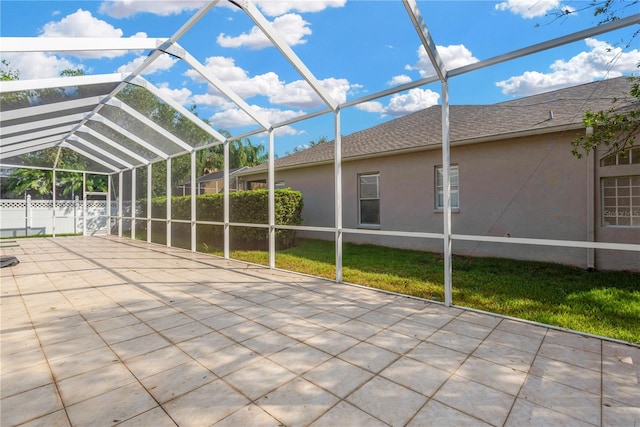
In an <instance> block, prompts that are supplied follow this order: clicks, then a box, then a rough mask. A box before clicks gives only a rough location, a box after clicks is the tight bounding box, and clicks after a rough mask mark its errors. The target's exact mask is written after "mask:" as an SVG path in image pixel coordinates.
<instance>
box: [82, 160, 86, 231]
mask: <svg viewBox="0 0 640 427" xmlns="http://www.w3.org/2000/svg"><path fill="white" fill-rule="evenodd" d="M82 235H83V236H86V235H87V173H86V172H82Z"/></svg>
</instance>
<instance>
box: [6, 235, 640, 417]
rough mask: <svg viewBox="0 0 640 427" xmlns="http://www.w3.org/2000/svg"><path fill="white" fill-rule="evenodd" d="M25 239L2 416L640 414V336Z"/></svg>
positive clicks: (9, 278)
mask: <svg viewBox="0 0 640 427" xmlns="http://www.w3.org/2000/svg"><path fill="white" fill-rule="evenodd" d="M2 244H3V246H8V245H9V244H8V243H7V242H6V241H5V242H2ZM17 244H18V245H19V246H16V247H11V248H7V247H3V249H2V253H3V254H5V255H6V254H13V255H16V256H17V257H18V258H19V260H20V264H19V265H17V266H15V267H11V268H3V269H2V271H1V280H2V288H1V292H2V294H1V304H2V305H1V310H2V314H1V320H2V331H1V332H2V333H1V338H2V341H1V345H2V372H1V375H2V390H1V396H2V401H1V423H2V426H13V425H28V426H58V425H59V426H66V425H73V426H101V425H113V424H120V425H125V426H154V427H156V426H158V427H161V426H173V425H176V424H177V425H179V426H198V427H200V426H209V425H215V426H262V425H264V426H280V425H285V426H306V425H312V426H386V425H392V426H403V425H408V426H420V425H430V426H445V425H452V426H462V425H465V426H466V425H469V426H471V425H473V426H485V425H497V426H501V425H507V426H516V425H540V426H552V425H553V426H561V425H565V426H637V425H639V424H640V387H639V380H640V369H639V366H640V348H638V347H634V346H629V345H625V344H621V343H615V342H610V341H607V340H600V339H596V338H592V337H584V336H581V335H578V334H573V333H569V332H564V331H558V330H554V329H548V328H545V327H542V326H536V325H530V324H526V323H521V322H517V321H513V320H509V319H503V318H500V317H496V316H492V315H488V314H479V313H477V312H473V311H467V310H462V309H459V308H446V307H444V306H442V305H439V304H436V303H432V302H428V301H420V300H415V299H410V298H404V297H399V296H394V295H389V294H385V293H381V292H378V291H375V290H370V289H363V288H360V287H355V286H348V285H338V284H336V283H333V282H330V281H325V280H321V279H314V278H310V277H306V276H302V275H297V274H293V273H286V272H281V271H270V270H268V269H265V268H261V267H256V266H250V265H247V264H245V263H240V262H231V261H225V260H221V259H219V258H214V257H211V256H207V255H203V254H192V253H190V252H188V251H183V250H179V249H168V248H165V247H162V246H157V245H149V244H146V243H143V242H136V241H131V240H128V239H125V240H121V239H117V238H113V237H111V238H98V237H92V238H82V237H64V238H57V239H55V240H52V239H25V240H19V241H18V242H17Z"/></svg>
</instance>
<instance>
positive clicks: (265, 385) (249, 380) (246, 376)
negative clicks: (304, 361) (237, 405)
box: [224, 356, 296, 400]
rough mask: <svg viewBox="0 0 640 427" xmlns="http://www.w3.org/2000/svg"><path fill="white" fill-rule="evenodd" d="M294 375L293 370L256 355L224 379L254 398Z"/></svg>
mask: <svg viewBox="0 0 640 427" xmlns="http://www.w3.org/2000/svg"><path fill="white" fill-rule="evenodd" d="M295 377H296V374H294V373H293V372H291V371H289V370H287V369H285V368H283V367H282V366H280V365H278V364H276V363H274V362H271V361H270V360H268V359H265V358H264V357H261V356H258V357H256V358H254V360H253V361H252V363H251V364H249V365H247V366H244V367H242V368H240V369H238V370H236V371H234V372H232V373H231V374H229V375H227V376H225V377H224V380H225V382H227V383H229V384H231V385H232V386H233V387H234V388H235V389H236V390H238V391H240V392H241V393H242V394H244V395H245V396H247V397H248V398H249V399H251V400H256V399H259V398H260V397H262V396H263V395H265V394H266V393H268V392H270V391H272V390H275V389H276V388H278V387H279V386H281V385H282V384H285V383H287V382H289V381H291V380H292V379H294V378H295Z"/></svg>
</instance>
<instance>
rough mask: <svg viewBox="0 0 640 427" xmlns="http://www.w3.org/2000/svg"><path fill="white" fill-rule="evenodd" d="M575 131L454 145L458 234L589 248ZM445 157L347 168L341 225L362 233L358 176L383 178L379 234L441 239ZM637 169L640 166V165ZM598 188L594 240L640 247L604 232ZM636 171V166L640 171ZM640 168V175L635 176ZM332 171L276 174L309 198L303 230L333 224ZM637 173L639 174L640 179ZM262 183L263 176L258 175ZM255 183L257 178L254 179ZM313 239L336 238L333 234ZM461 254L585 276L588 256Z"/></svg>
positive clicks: (506, 249)
mask: <svg viewBox="0 0 640 427" xmlns="http://www.w3.org/2000/svg"><path fill="white" fill-rule="evenodd" d="M572 138H573V133H567V134H564V135H562V134H555V135H538V136H531V137H526V138H520V139H517V140H508V141H502V142H489V143H482V144H473V145H465V146H457V147H453V148H452V150H451V162H452V164H457V165H458V166H459V179H460V209H459V211H457V212H454V213H453V216H452V231H453V233H455V234H471V235H482V236H485V235H486V236H511V237H525V238H544V239H562V240H581V241H584V240H588V231H587V230H588V228H587V210H588V209H589V199H588V197H587V188H588V187H587V180H588V162H589V161H593V157H589V158H586V159H580V160H578V159H576V158H575V157H574V156H573V155H572V154H571V146H570V141H571V139H572ZM441 164H442V160H441V152H440V151H439V150H431V151H421V152H415V153H410V154H404V155H394V156H386V157H380V158H371V159H365V160H358V161H345V162H343V167H342V180H343V190H342V192H343V227H344V228H358V224H357V221H358V174H362V173H379V174H380V198H381V205H380V222H381V223H380V229H381V230H389V231H392V230H393V231H419V232H435V233H439V232H441V231H442V213H440V212H437V211H436V210H435V209H434V175H435V167H436V166H438V165H441ZM637 166H640V165H634V167H637ZM595 169H596V172H595V176H594V177H593V179H594V180H595V184H594V185H595V187H594V190H595V191H596V195H595V197H594V201H593V202H592V203H595V206H591V209H594V210H595V211H596V212H595V215H594V220H595V222H596V225H595V236H596V239H597V240H601V241H610V242H624V243H638V242H640V229H630V228H627V229H605V228H604V227H601V226H600V225H601V219H600V216H599V214H598V211H599V209H600V207H599V201H598V200H599V196H598V194H599V184H598V182H599V173H600V172H599V168H598V167H596V168H595ZM636 169H637V168H636ZM634 170H635V169H634ZM333 172H334V167H333V165H325V166H317V167H308V168H303V169H292V170H285V171H277V172H276V181H285V184H286V185H287V186H288V187H291V188H292V189H294V190H299V191H301V192H302V193H303V195H304V203H305V208H304V211H303V218H304V225H312V226H333V224H334V201H333V200H334V178H333ZM635 174H640V172H639V171H636V172H635ZM260 177H261V178H263V177H264V176H260ZM248 179H250V178H249V177H248ZM310 237H314V238H320V237H325V238H332V237H333V236H332V235H331V234H329V233H327V234H324V235H322V236H320V235H318V234H313V235H312V236H310ZM344 240H345V241H351V242H355V243H370V244H376V245H385V246H394V247H402V248H409V249H421V250H429V251H437V252H442V241H441V240H438V239H417V238H394V237H387V236H380V235H378V236H376V235H375V234H373V235H359V234H348V233H345V235H344ZM453 250H454V253H458V254H466V255H475V256H496V257H508V258H515V259H532V260H540V261H551V262H559V263H563V264H568V265H575V266H578V267H582V268H587V267H588V264H587V250H586V249H580V248H561V247H550V246H532V245H515V244H494V243H478V242H467V241H459V240H456V241H454V242H453ZM610 252H613V251H596V265H595V266H596V268H598V269H620V268H623V269H634V268H633V267H634V266H635V265H637V268H635V269H640V262H637V263H636V262H635V261H636V260H638V261H640V256H639V255H638V253H637V252H636V253H633V252H624V253H620V252H616V253H612V254H609V253H610Z"/></svg>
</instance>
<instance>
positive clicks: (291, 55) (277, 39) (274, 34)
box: [232, 0, 338, 111]
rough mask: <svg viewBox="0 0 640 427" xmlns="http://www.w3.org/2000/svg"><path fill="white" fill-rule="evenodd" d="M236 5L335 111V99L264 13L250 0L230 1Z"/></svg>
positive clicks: (336, 105)
mask: <svg viewBox="0 0 640 427" xmlns="http://www.w3.org/2000/svg"><path fill="white" fill-rule="evenodd" d="M232 3H234V4H235V5H236V6H238V7H240V8H241V9H242V10H244V11H245V12H246V13H247V15H249V17H250V18H251V20H252V21H253V22H254V23H255V24H256V25H257V26H258V28H260V30H262V32H263V33H264V35H265V36H267V38H268V39H269V40H271V43H273V45H274V46H275V47H276V48H277V49H278V50H279V51H280V53H281V54H282V55H283V56H284V57H285V58H286V59H287V61H289V63H290V64H291V65H292V66H293V67H294V68H295V69H296V70H297V71H298V73H299V74H300V75H301V76H302V78H304V79H305V80H306V81H307V83H308V84H309V86H311V88H312V89H313V90H314V91H315V92H316V94H317V95H318V96H319V97H320V98H321V99H322V100H323V101H324V103H325V104H326V105H327V106H328V107H330V108H331V110H333V111H336V109H337V108H338V103H337V102H336V100H335V99H333V97H332V96H331V95H330V94H329V93H328V92H327V91H326V90H325V89H324V88H323V87H322V85H321V84H320V82H319V81H318V79H316V77H315V76H314V75H313V73H311V71H310V70H309V68H307V66H306V65H305V63H304V62H303V61H302V60H301V59H300V58H299V57H298V55H296V54H295V52H294V51H293V49H291V47H290V46H289V44H288V43H287V42H286V41H285V39H284V38H283V37H282V36H281V35H280V33H279V32H278V31H276V30H275V29H274V28H273V26H272V25H271V23H270V22H269V21H267V19H266V18H265V17H264V15H263V14H262V13H261V12H260V11H259V10H258V8H257V7H256V6H255V5H254V4H253V2H252V1H251V0H239V1H232Z"/></svg>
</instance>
